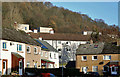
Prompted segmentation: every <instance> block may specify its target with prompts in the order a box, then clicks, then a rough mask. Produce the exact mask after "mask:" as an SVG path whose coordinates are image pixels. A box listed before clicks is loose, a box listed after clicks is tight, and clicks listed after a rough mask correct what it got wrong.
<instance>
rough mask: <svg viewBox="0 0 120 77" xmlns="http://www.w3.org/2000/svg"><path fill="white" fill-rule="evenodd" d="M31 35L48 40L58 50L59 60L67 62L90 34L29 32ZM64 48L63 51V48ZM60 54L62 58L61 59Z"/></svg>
mask: <svg viewBox="0 0 120 77" xmlns="http://www.w3.org/2000/svg"><path fill="white" fill-rule="evenodd" d="M29 34H30V36H31V37H33V38H35V39H40V40H43V41H46V42H48V43H49V44H50V45H51V46H53V47H54V48H55V49H56V50H57V51H58V52H59V62H60V63H62V60H63V62H64V63H67V62H68V61H75V60H76V58H75V53H76V49H77V48H78V46H79V45H80V44H86V43H88V42H89V41H90V36H85V35H80V34H68V33H54V34H50V33H39V32H38V33H33V32H30V33H29ZM64 49H65V52H63V50H64ZM62 54H64V55H63V59H62Z"/></svg>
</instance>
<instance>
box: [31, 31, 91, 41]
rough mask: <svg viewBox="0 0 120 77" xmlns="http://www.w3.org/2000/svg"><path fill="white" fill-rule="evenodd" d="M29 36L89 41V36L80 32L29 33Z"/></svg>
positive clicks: (44, 38) (45, 38)
mask: <svg viewBox="0 0 120 77" xmlns="http://www.w3.org/2000/svg"><path fill="white" fill-rule="evenodd" d="M30 35H31V37H33V38H36V39H38V38H39V37H42V38H43V40H64V41H66V40H67V41H89V40H90V36H85V35H82V34H69V33H55V34H48V33H30Z"/></svg>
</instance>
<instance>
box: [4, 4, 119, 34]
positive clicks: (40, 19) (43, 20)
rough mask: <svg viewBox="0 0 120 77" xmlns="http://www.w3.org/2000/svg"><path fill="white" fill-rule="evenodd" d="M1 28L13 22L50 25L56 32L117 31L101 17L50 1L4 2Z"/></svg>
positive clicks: (36, 26)
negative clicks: (94, 17)
mask: <svg viewBox="0 0 120 77" xmlns="http://www.w3.org/2000/svg"><path fill="white" fill-rule="evenodd" d="M2 5H3V6H2V15H3V18H2V19H3V21H2V22H3V28H4V27H7V28H12V25H14V22H17V23H25V24H29V25H30V28H31V29H33V28H38V27H40V26H44V27H52V28H54V30H55V32H56V33H77V34H81V32H82V31H84V30H92V31H101V32H103V33H104V34H106V33H113V34H118V33H119V27H118V26H116V25H111V26H110V25H107V24H106V23H105V22H104V20H102V19H95V20H92V19H91V18H90V17H89V16H88V15H85V14H81V13H78V12H72V11H70V10H68V9H64V8H63V7H57V6H53V4H52V3H50V2H4V3H3V4H2Z"/></svg>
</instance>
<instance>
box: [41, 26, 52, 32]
mask: <svg viewBox="0 0 120 77" xmlns="http://www.w3.org/2000/svg"><path fill="white" fill-rule="evenodd" d="M51 29H52V28H47V27H40V33H50V30H51Z"/></svg>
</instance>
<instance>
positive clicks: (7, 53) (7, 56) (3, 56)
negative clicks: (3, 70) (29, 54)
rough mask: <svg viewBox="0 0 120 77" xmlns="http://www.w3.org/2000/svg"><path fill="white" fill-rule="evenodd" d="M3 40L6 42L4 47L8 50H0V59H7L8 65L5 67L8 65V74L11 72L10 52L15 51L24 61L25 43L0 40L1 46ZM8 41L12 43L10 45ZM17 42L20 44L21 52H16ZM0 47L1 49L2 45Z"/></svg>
mask: <svg viewBox="0 0 120 77" xmlns="http://www.w3.org/2000/svg"><path fill="white" fill-rule="evenodd" d="M3 42H6V49H7V50H8V51H3V50H2V51H1V59H7V60H8V66H7V67H8V74H9V73H11V64H12V62H11V59H12V57H11V52H16V53H18V54H20V55H21V56H22V57H24V61H25V44H23V43H19V42H12V41H7V40H1V43H0V45H1V46H2V45H3ZM10 42H11V43H13V44H14V45H11V46H10ZM17 44H20V45H22V51H23V53H19V52H17ZM1 49H2V47H1ZM24 65H25V62H24ZM1 66H2V64H1Z"/></svg>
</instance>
